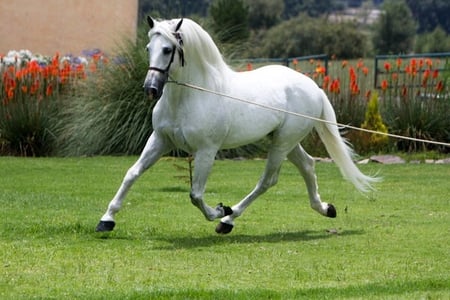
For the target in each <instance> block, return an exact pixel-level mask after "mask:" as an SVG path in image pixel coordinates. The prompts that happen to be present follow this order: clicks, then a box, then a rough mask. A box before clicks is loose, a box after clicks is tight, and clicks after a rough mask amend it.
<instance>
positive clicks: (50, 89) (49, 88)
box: [45, 84, 53, 97]
mask: <svg viewBox="0 0 450 300" xmlns="http://www.w3.org/2000/svg"><path fill="white" fill-rule="evenodd" d="M52 93H53V86H52V85H51V84H49V85H48V86H47V89H46V91H45V96H47V97H48V96H51V95H52Z"/></svg>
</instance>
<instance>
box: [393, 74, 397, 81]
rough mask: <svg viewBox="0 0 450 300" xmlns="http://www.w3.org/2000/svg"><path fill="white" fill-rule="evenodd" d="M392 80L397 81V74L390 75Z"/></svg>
mask: <svg viewBox="0 0 450 300" xmlns="http://www.w3.org/2000/svg"><path fill="white" fill-rule="evenodd" d="M392 80H393V81H397V80H398V73H392Z"/></svg>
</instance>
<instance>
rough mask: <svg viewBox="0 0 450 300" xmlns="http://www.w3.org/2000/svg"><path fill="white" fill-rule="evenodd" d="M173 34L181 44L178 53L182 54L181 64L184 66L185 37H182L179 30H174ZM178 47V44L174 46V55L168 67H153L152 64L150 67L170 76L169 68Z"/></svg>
mask: <svg viewBox="0 0 450 300" xmlns="http://www.w3.org/2000/svg"><path fill="white" fill-rule="evenodd" d="M173 35H174V36H175V38H176V39H177V41H178V44H179V45H180V47H179V48H178V54H179V55H180V60H181V66H182V67H184V51H183V39H182V38H181V34H180V33H179V32H174V33H173ZM176 48H177V47H176V46H173V49H172V57H171V58H170V62H169V64H168V65H167V68H166V69H165V70H164V69H160V68H157V67H152V66H150V67H149V68H148V69H149V70H153V71H157V72H159V73H162V74H164V75H166V76H169V70H170V66H171V65H172V63H173V59H174V57H175V50H177V49H176Z"/></svg>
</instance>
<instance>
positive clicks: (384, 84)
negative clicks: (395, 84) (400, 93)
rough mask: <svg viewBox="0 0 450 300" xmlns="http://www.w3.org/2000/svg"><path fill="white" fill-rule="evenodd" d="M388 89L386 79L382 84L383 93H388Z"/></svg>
mask: <svg viewBox="0 0 450 300" xmlns="http://www.w3.org/2000/svg"><path fill="white" fill-rule="evenodd" d="M387 88H388V82H387V80H386V79H385V80H383V81H382V82H381V89H382V90H383V91H386V90H387Z"/></svg>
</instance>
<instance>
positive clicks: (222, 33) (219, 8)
mask: <svg viewBox="0 0 450 300" xmlns="http://www.w3.org/2000/svg"><path fill="white" fill-rule="evenodd" d="M210 14H211V17H212V29H213V30H214V32H215V33H216V35H217V38H218V39H219V40H220V41H221V42H222V43H235V42H239V41H244V40H246V39H247V38H248V37H249V34H250V31H249V26H248V14H249V13H248V7H247V6H245V5H244V2H243V1H242V0H216V1H214V2H213V3H212V4H211V6H210Z"/></svg>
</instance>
